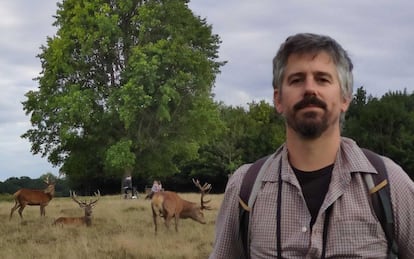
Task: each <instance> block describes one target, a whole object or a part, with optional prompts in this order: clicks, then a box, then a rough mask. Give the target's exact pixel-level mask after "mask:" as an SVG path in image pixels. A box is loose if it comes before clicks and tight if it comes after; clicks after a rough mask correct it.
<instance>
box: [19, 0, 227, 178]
mask: <svg viewBox="0 0 414 259" xmlns="http://www.w3.org/2000/svg"><path fill="white" fill-rule="evenodd" d="M187 2H188V1H183V0H163V1H161V0H149V1H137V0H124V1H110V0H83V1H79V0H64V1H62V3H58V10H57V13H56V20H55V22H54V25H55V26H56V27H57V28H58V30H57V33H56V35H55V36H54V37H49V38H48V39H47V45H46V46H42V47H41V53H40V54H39V56H38V57H39V58H40V61H41V65H42V72H41V74H40V76H39V77H38V78H37V79H36V80H37V81H38V82H39V88H38V89H37V90H35V91H29V92H28V93H27V94H26V97H27V100H26V101H24V102H23V107H24V110H25V112H26V114H28V115H30V116H31V123H32V128H31V129H29V130H28V131H27V132H26V133H24V134H23V135H22V137H24V138H27V139H29V141H30V142H31V145H32V147H31V150H32V152H33V153H34V154H41V155H42V156H44V157H47V159H48V160H49V161H50V162H51V163H52V164H53V165H56V166H61V167H62V170H63V171H64V172H65V173H66V174H67V175H68V176H70V177H71V178H72V179H75V178H87V179H88V178H89V179H93V178H97V177H102V176H105V177H111V176H118V175H123V174H125V173H129V172H131V171H134V172H140V173H141V174H144V175H149V174H153V175H154V174H155V175H163V174H169V173H173V172H177V171H178V168H179V166H180V165H181V164H183V163H185V162H186V161H189V160H192V159H195V158H196V157H197V155H198V149H199V147H200V146H201V145H203V144H206V143H207V142H208V141H209V139H210V138H211V137H212V136H214V135H215V134H218V133H219V131H220V130H221V128H220V127H219V125H220V118H219V112H218V109H217V105H216V104H215V103H214V101H213V95H212V87H213V86H214V82H215V77H216V75H217V73H219V69H220V66H222V65H223V64H224V62H220V61H218V48H219V44H220V39H219V37H218V36H217V35H215V34H212V27H211V26H210V25H208V24H207V23H206V21H205V20H204V19H201V18H200V17H198V16H195V15H194V14H193V13H192V11H191V10H190V9H189V8H188V6H187Z"/></svg>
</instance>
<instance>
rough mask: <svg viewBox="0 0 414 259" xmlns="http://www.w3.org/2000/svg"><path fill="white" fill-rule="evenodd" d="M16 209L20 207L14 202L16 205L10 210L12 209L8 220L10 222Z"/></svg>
mask: <svg viewBox="0 0 414 259" xmlns="http://www.w3.org/2000/svg"><path fill="white" fill-rule="evenodd" d="M18 207H20V204H19V203H18V202H17V201H16V203H15V204H14V206H13V208H12V209H11V211H10V218H9V220H11V218H12V216H13V213H14V211H15V210H16V209H17V208H18Z"/></svg>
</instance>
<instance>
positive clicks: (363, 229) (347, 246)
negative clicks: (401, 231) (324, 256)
mask: <svg viewBox="0 0 414 259" xmlns="http://www.w3.org/2000/svg"><path fill="white" fill-rule="evenodd" d="M331 223H332V224H330V226H331V228H330V230H329V233H328V238H327V239H328V244H327V248H328V250H327V251H332V252H333V254H336V255H344V256H345V255H355V256H358V255H359V256H361V255H363V256H368V257H369V258H381V257H385V254H386V251H387V241H386V239H385V236H384V232H383V231H382V228H381V225H380V224H379V223H375V222H366V221H354V220H347V221H344V220H339V221H334V222H331Z"/></svg>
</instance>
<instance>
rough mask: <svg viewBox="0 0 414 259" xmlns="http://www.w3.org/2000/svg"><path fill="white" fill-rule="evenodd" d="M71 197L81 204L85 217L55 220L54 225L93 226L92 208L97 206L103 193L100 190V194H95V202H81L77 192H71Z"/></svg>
mask: <svg viewBox="0 0 414 259" xmlns="http://www.w3.org/2000/svg"><path fill="white" fill-rule="evenodd" d="M70 197H71V198H72V200H74V201H75V202H76V203H77V204H79V206H80V207H81V208H82V209H84V210H85V216H83V217H60V218H58V219H56V220H55V222H53V225H57V224H60V225H76V226H81V225H86V226H88V227H89V226H91V225H92V208H93V207H94V206H95V205H96V203H97V202H98V200H99V198H100V197H101V193H100V192H99V190H98V193H95V197H96V199H95V200H90V201H89V202H86V201H79V200H78V199H77V198H76V193H75V192H73V193H72V192H70Z"/></svg>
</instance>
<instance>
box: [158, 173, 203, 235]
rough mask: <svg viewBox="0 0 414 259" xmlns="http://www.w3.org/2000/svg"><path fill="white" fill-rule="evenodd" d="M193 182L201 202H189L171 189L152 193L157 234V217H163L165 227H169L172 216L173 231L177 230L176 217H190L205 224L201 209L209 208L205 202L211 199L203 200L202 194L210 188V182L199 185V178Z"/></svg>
mask: <svg viewBox="0 0 414 259" xmlns="http://www.w3.org/2000/svg"><path fill="white" fill-rule="evenodd" d="M193 183H194V184H195V185H196V186H197V187H198V188H199V189H200V192H201V204H197V203H194V202H190V201H187V200H184V199H182V198H181V197H180V196H178V194H177V193H175V192H171V191H163V192H156V193H154V195H153V197H152V199H151V209H152V217H153V220H154V227H155V234H157V228H158V227H157V218H158V216H159V217H162V218H164V223H165V226H166V227H167V229H169V227H170V221H171V219H172V218H174V222H175V231H176V232H178V219H179V218H182V219H186V218H190V219H192V220H194V221H196V222H199V223H201V224H206V221H205V219H204V214H203V210H211V207H210V206H207V205H206V204H207V203H209V202H210V201H211V200H207V201H206V200H204V196H205V195H206V194H208V193H209V192H210V190H211V184H208V183H205V184H204V185H203V186H201V184H200V182H199V180H194V179H193Z"/></svg>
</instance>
